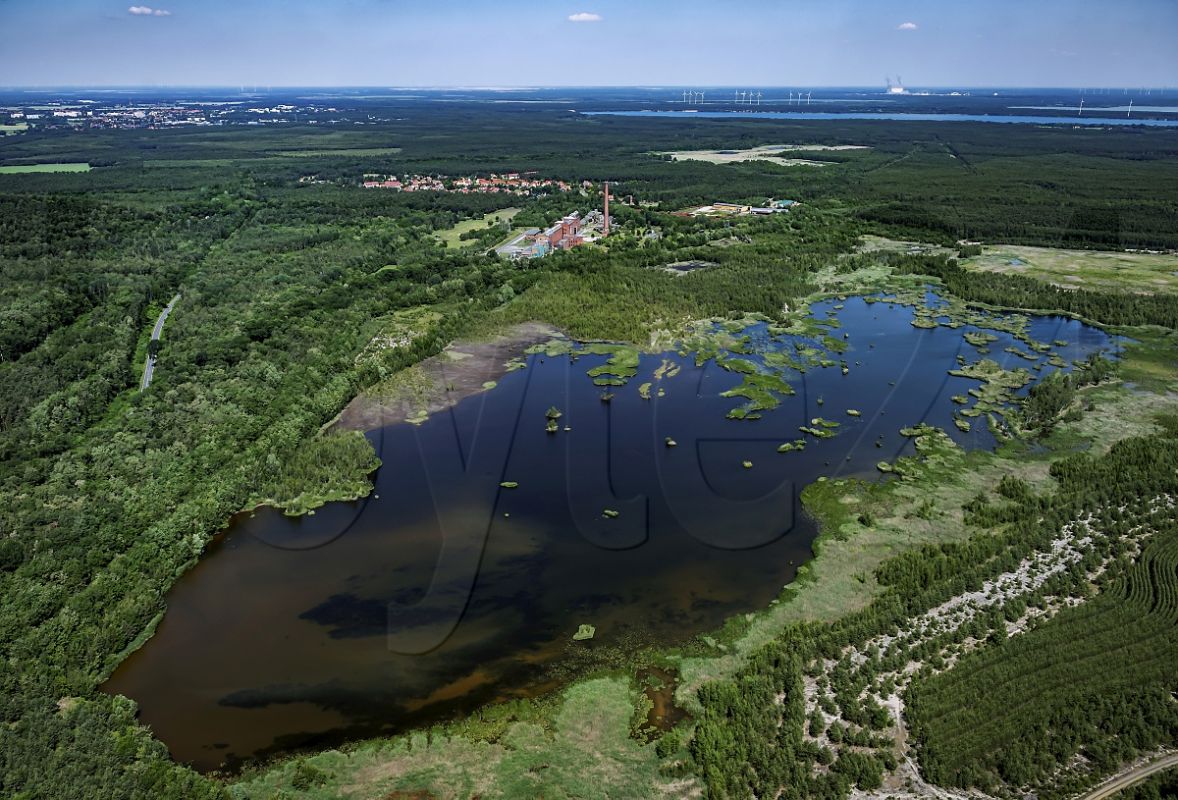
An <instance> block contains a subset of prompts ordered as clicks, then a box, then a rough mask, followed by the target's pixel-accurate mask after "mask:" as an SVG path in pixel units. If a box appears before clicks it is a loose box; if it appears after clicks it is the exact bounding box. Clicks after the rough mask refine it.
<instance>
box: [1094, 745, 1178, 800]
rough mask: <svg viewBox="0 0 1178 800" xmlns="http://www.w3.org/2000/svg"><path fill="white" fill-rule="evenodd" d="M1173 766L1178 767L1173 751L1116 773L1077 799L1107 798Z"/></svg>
mask: <svg viewBox="0 0 1178 800" xmlns="http://www.w3.org/2000/svg"><path fill="white" fill-rule="evenodd" d="M1171 767H1178V753H1171V754H1169V755H1167V756H1163V757H1162V758H1158V759H1155V760H1153V761H1147V762H1145V763H1144V764H1138V765H1137V766H1135V767H1133V768H1131V769H1129V770H1126V771H1125V772H1122V773H1121V774H1119V775H1114V776H1113V777H1111V778H1109V779H1108V780H1107V781H1105V782H1104V783H1102V784H1100V785H1099V786H1097V787H1096V788H1095V789H1093V790H1092V791H1090V792H1088V793H1087V794H1082V795H1080V796H1079V797H1078V798H1076V800H1105V798H1108V797H1112V796H1113V795H1114V794H1116V793H1117V792H1120V791H1123V790H1125V789H1128V788H1129V787H1130V786H1132V785H1133V784H1135V783H1139V782H1141V781H1143V780H1145V779H1146V778H1148V777H1149V776H1150V775H1155V774H1157V773H1159V772H1162V771H1163V770H1167V769H1170V768H1171Z"/></svg>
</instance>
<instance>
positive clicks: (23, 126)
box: [0, 122, 29, 136]
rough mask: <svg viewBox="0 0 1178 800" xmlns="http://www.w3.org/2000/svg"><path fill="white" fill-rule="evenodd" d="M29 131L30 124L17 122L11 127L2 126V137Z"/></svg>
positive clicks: (0, 127) (0, 133)
mask: <svg viewBox="0 0 1178 800" xmlns="http://www.w3.org/2000/svg"><path fill="white" fill-rule="evenodd" d="M28 129H29V123H27V122H16V123H13V124H11V125H0V136H7V135H8V134H10V133H23V132H24V131H27V130H28Z"/></svg>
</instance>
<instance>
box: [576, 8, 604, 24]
mask: <svg viewBox="0 0 1178 800" xmlns="http://www.w3.org/2000/svg"><path fill="white" fill-rule="evenodd" d="M569 22H601V15H600V14H590V13H589V12H587V11H582V12H581V13H580V14H570V15H569Z"/></svg>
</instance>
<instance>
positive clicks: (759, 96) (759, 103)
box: [757, 92, 762, 105]
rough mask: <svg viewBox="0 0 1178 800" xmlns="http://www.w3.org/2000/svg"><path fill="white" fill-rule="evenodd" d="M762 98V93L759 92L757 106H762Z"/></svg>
mask: <svg viewBox="0 0 1178 800" xmlns="http://www.w3.org/2000/svg"><path fill="white" fill-rule="evenodd" d="M761 97H762V95H761V93H760V92H757V105H761Z"/></svg>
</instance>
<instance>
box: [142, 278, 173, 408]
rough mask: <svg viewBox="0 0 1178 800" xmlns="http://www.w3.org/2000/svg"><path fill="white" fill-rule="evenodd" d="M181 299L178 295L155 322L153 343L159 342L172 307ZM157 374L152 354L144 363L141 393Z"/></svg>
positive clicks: (152, 330) (152, 331)
mask: <svg viewBox="0 0 1178 800" xmlns="http://www.w3.org/2000/svg"><path fill="white" fill-rule="evenodd" d="M179 299H180V295H178V294H177V295H176V296H175V297H173V298H172V299H171V301H170V302H169V303H168V304H167V305H166V306H164V310H163V311H161V312H160V318H159V319H157V320H156V321H155V327H154V328H152V329H151V341H153V342H158V341H159V339H160V333H162V332H163V330H164V323H165V322H167V321H168V314H171V313H172V307H173V306H175V305H176V301H177V300H179ZM154 373H155V356H153V355H152V354H151V353H150V352H148V354H147V361H145V362H144V363H143V380H141V381H140V382H139V391H143V390H144V389H146V388H147V387H148V386H151V378H152V375H153V374H154Z"/></svg>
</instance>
